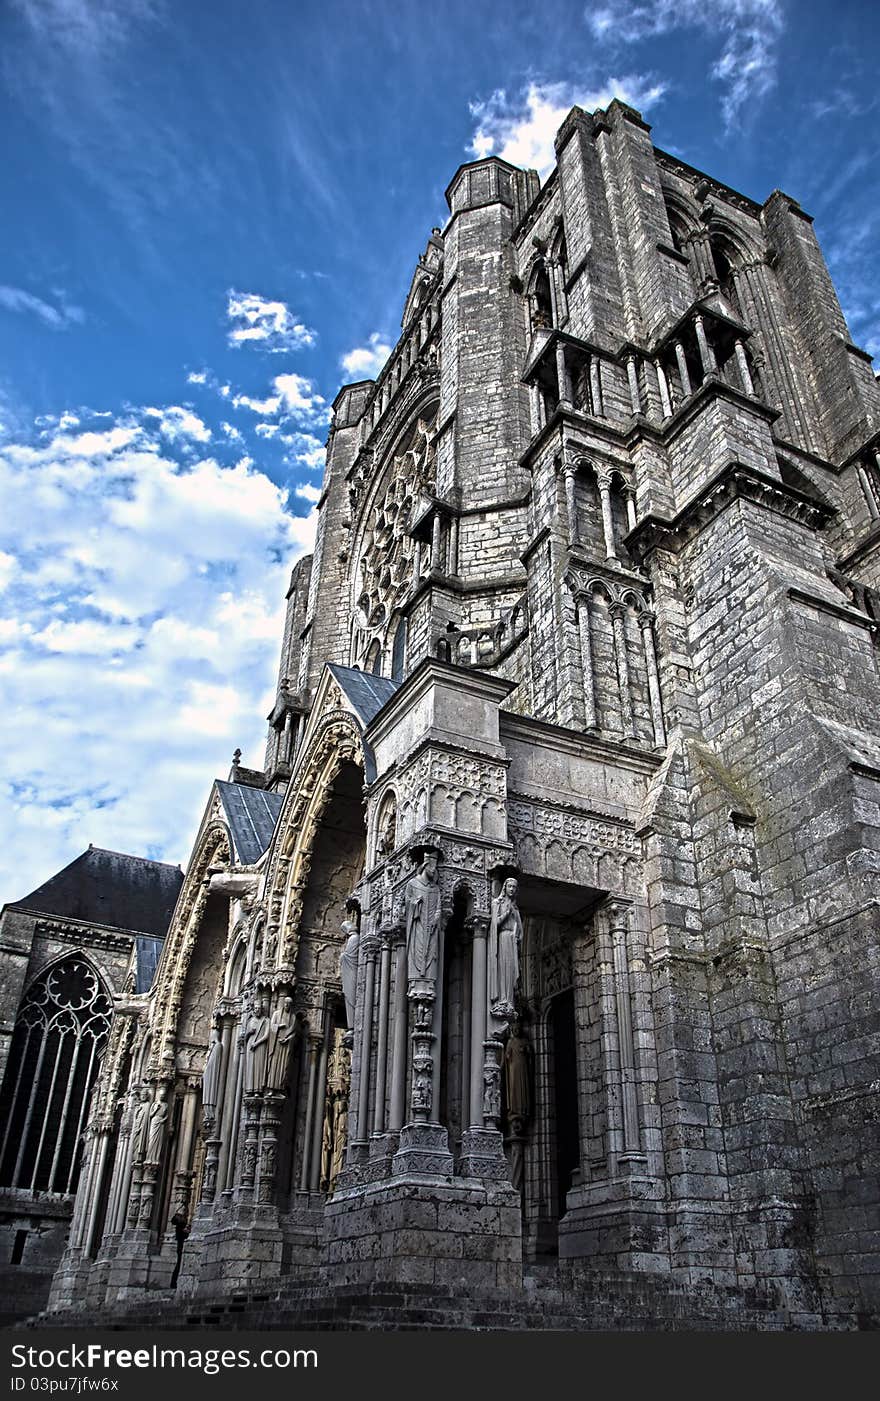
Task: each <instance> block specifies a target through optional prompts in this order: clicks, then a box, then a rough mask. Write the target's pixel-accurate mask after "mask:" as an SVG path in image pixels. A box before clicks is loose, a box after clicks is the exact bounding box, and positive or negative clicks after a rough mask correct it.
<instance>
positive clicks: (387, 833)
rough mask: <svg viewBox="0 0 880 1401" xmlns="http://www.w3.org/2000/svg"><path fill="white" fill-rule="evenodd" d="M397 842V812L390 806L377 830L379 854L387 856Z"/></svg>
mask: <svg viewBox="0 0 880 1401" xmlns="http://www.w3.org/2000/svg"><path fill="white" fill-rule="evenodd" d="M396 842H397V813H396V812H395V810H394V808H393V807H390V808H389V809H388V811H387V813H386V814H385V821H384V822H383V823H382V827H381V830H380V832H379V843H378V845H379V855H380V856H389V855H390V854H391V852H392V851H393V850H394V847H395V844H396Z"/></svg>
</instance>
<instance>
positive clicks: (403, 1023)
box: [388, 926, 409, 1133]
mask: <svg viewBox="0 0 880 1401" xmlns="http://www.w3.org/2000/svg"><path fill="white" fill-rule="evenodd" d="M393 942H394V1038H393V1042H392V1047H391V1095H390V1103H389V1115H388V1127H389V1129H390V1131H391V1132H392V1133H399V1132H400V1129H401V1128H402V1126H403V1118H404V1112H405V1102H406V1033H407V1009H408V1005H409V1004H408V1003H407V999H406V935H405V931H404V929H403V928H402V926H399V927H397V928H396V929H395V930H394V933H393Z"/></svg>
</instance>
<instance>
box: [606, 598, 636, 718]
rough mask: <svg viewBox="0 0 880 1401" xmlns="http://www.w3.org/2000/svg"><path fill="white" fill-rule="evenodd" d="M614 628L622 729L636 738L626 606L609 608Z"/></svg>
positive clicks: (614, 605)
mask: <svg viewBox="0 0 880 1401" xmlns="http://www.w3.org/2000/svg"><path fill="white" fill-rule="evenodd" d="M608 611H609V613H610V614H611V625H612V627H613V629H614V658H615V661H616V663H617V689H618V692H619V694H620V719H621V729H622V730H623V733H624V735H625V736H626V737H627V738H628V739H636V738H637V735H636V727H635V716H634V715H633V705H632V694H631V692H630V683H629V657H628V656H627V650H626V625H625V619H626V607H625V605H624V604H622V603H612V604H611V605H610V607H609V609H608Z"/></svg>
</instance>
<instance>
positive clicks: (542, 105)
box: [470, 74, 666, 177]
mask: <svg viewBox="0 0 880 1401" xmlns="http://www.w3.org/2000/svg"><path fill="white" fill-rule="evenodd" d="M665 91H666V89H665V86H664V84H663V83H661V82H657V81H656V80H655V79H653V78H652V77H650V76H647V75H642V74H630V75H628V76H626V77H622V78H609V79H608V81H607V82H605V83H603V84H602V85H601V86H599V87H592V88H588V87H584V86H578V85H576V84H574V83H535V82H532V83H529V84H528V86H527V87H526V88H525V89H524V90H521V91H519V92H508V91H507V89H506V88H498V89H497V90H496V91H495V92H493V93H492V95H491V97H489V98H487V99H485V101H482V102H472V103H471V109H470V110H471V116H472V117H474V118H475V119H476V123H477V125H476V129H475V131H474V135H473V139H472V141H471V144H470V152H471V154H472V155H473V156H476V157H477V158H478V159H479V158H481V157H483V156H500V157H501V158H502V160H506V161H510V162H511V164H512V165H519V166H525V167H526V168H527V169H534V170H537V171H538V172H539V174H540V175H541V176H542V177H544V176H546V175H547V174H548V172H549V171H550V170H552V168H553V166H554V165H555V163H556V157H555V154H554V151H553V138H554V137H555V135H556V133H557V131H558V130H559V127H560V126H561V125H562V122H563V120H564V119H565V117H566V115H567V114H568V112H569V111H570V110H571V108H572V107H583V108H585V109H586V110H587V111H592V110H594V109H595V108H597V107H607V106H608V103H609V102H611V100H612V99H613V98H615V97H616V98H619V99H620V100H621V101H622V102H627V103H629V104H630V106H633V107H637V108H638V110H639V111H641V112H647V111H649V110H650V108H651V107H653V106H654V105H655V104H656V103H657V102H659V101H660V99H661V98H662V96H663V94H664V92H665Z"/></svg>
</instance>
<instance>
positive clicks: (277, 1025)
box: [267, 997, 296, 1090]
mask: <svg viewBox="0 0 880 1401" xmlns="http://www.w3.org/2000/svg"><path fill="white" fill-rule="evenodd" d="M295 1031H296V1013H295V1012H294V1010H293V998H292V997H285V998H283V999H282V1001H281V1002H280V1003H279V1004H278V1006H277V1007H276V1008H275V1011H274V1012H273V1013H272V1020H271V1022H270V1024H269V1071H268V1077H267V1079H268V1084H269V1087H270V1089H273V1090H283V1089H284V1088H285V1087H286V1084H287V1068H288V1066H289V1065H290V1053H291V1051H292V1049H293V1047H292V1045H291V1042H292V1041H293V1036H294V1033H295Z"/></svg>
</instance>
